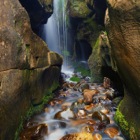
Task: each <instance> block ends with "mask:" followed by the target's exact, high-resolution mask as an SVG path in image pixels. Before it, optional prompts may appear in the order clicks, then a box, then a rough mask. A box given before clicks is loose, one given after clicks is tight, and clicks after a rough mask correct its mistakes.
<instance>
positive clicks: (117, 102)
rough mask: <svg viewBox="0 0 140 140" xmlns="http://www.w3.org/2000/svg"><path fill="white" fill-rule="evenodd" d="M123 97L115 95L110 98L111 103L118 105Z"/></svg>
mask: <svg viewBox="0 0 140 140" xmlns="http://www.w3.org/2000/svg"><path fill="white" fill-rule="evenodd" d="M122 99H123V97H116V98H114V99H113V100H112V104H113V105H116V106H118V105H119V103H120V101H121V100H122Z"/></svg>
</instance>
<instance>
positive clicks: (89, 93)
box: [83, 89, 99, 104]
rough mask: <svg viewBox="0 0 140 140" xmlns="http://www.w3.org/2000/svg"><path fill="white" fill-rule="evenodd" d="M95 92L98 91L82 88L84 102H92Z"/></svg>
mask: <svg viewBox="0 0 140 140" xmlns="http://www.w3.org/2000/svg"><path fill="white" fill-rule="evenodd" d="M97 93H99V91H98V90H96V89H94V90H91V89H85V90H84V93H83V94H84V102H85V103H86V104H89V103H91V102H92V98H93V96H94V95H96V94H97Z"/></svg>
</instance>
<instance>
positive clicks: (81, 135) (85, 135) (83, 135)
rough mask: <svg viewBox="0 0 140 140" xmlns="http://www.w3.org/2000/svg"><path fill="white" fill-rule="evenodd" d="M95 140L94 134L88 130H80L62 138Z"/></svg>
mask: <svg viewBox="0 0 140 140" xmlns="http://www.w3.org/2000/svg"><path fill="white" fill-rule="evenodd" d="M66 139H67V140H85V139H86V140H93V136H92V134H91V133H87V132H79V133H73V134H67V135H65V136H64V137H62V138H61V139H60V140H66Z"/></svg>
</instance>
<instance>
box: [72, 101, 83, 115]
mask: <svg viewBox="0 0 140 140" xmlns="http://www.w3.org/2000/svg"><path fill="white" fill-rule="evenodd" d="M78 100H79V101H76V102H74V103H72V105H71V107H70V108H71V110H72V111H74V112H75V113H77V112H78V110H79V109H82V108H84V106H85V104H84V103H82V102H83V101H82V99H78Z"/></svg>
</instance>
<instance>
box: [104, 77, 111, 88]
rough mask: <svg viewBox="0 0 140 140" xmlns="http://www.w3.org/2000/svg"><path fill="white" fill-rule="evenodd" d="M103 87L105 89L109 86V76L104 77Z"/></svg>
mask: <svg viewBox="0 0 140 140" xmlns="http://www.w3.org/2000/svg"><path fill="white" fill-rule="evenodd" d="M103 87H104V88H106V89H108V88H110V79H109V78H107V77H104V81H103Z"/></svg>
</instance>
